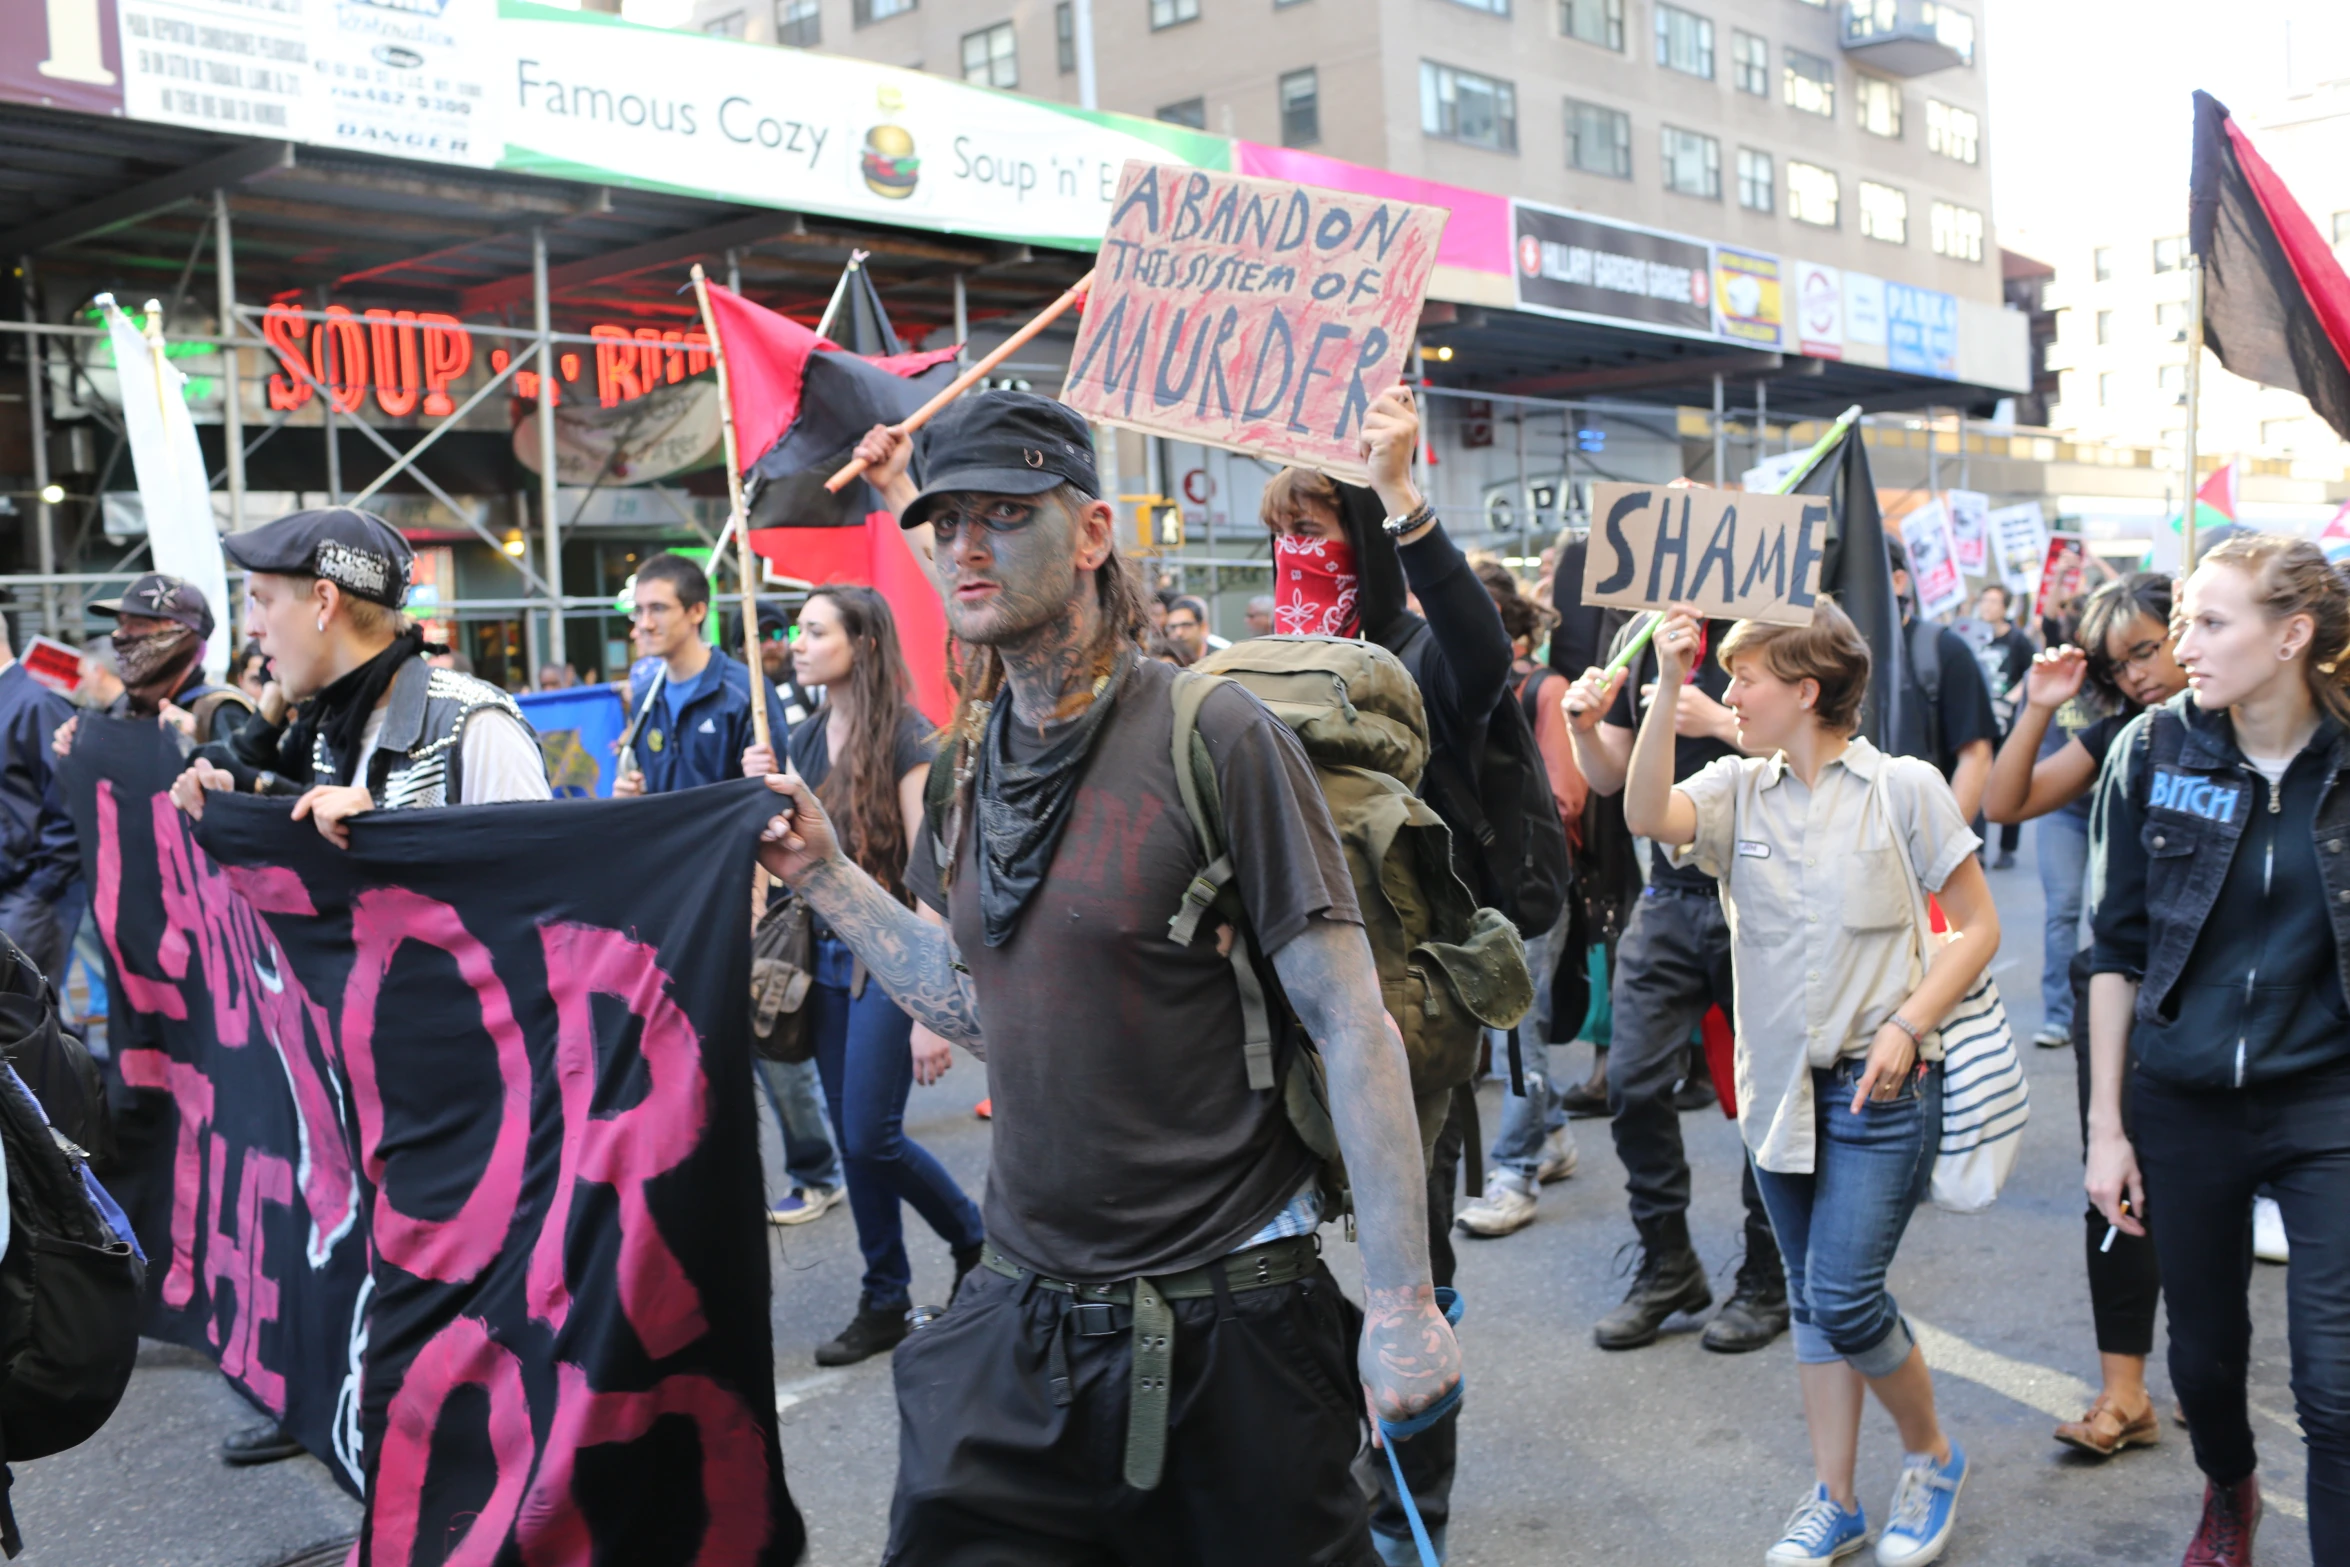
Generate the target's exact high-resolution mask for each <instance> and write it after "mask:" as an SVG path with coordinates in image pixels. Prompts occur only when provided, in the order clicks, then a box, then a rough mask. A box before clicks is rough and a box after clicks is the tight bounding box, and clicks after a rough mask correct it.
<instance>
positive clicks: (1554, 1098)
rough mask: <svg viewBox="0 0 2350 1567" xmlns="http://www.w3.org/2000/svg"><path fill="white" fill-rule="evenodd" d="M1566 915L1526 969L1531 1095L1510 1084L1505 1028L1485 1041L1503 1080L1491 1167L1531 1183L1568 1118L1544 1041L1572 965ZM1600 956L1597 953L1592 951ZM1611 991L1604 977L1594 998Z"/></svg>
mask: <svg viewBox="0 0 2350 1567" xmlns="http://www.w3.org/2000/svg"><path fill="white" fill-rule="evenodd" d="M1567 923H1568V918H1567V916H1566V915H1563V914H1562V915H1560V916H1559V922H1558V924H1557V925H1556V926H1554V927H1552V929H1551V931H1550V933H1549V935H1547V936H1545V937H1544V938H1543V939H1542V940H1541V941H1540V942H1537V943H1534V944H1532V945H1530V946H1529V947H1528V948H1527V949H1526V966H1527V967H1528V968H1529V969H1531V970H1532V971H1533V975H1534V1010H1533V1011H1531V1012H1529V1013H1527V1014H1526V1020H1525V1022H1524V1023H1522V1024H1521V1025H1519V1028H1518V1055H1519V1057H1520V1059H1521V1060H1522V1061H1523V1063H1524V1066H1525V1078H1526V1092H1525V1093H1524V1094H1520V1093H1519V1092H1518V1091H1517V1085H1516V1084H1514V1083H1512V1082H1511V1081H1510V1070H1509V1059H1510V1056H1509V1050H1510V1035H1509V1030H1508V1029H1506V1028H1489V1029H1487V1030H1486V1031H1485V1037H1486V1039H1487V1040H1488V1041H1489V1042H1490V1044H1491V1045H1492V1050H1493V1070H1494V1074H1495V1075H1496V1076H1498V1077H1499V1078H1500V1079H1501V1092H1502V1101H1501V1129H1500V1130H1499V1131H1498V1132H1496V1133H1495V1134H1494V1138H1493V1151H1492V1152H1491V1153H1490V1154H1488V1155H1487V1157H1486V1162H1487V1164H1488V1165H1490V1166H1491V1167H1492V1168H1494V1169H1497V1170H1512V1171H1515V1172H1516V1173H1518V1174H1519V1175H1522V1176H1524V1177H1525V1178H1526V1179H1527V1180H1529V1181H1531V1180H1532V1179H1534V1171H1535V1167H1536V1166H1538V1165H1540V1164H1541V1163H1542V1144H1543V1142H1544V1140H1545V1139H1547V1138H1548V1137H1549V1136H1550V1134H1551V1133H1553V1132H1556V1131H1559V1130H1561V1129H1563V1128H1564V1127H1565V1126H1566V1124H1567V1112H1566V1111H1565V1110H1563V1109H1561V1108H1560V1107H1559V1095H1560V1094H1562V1093H1564V1092H1565V1091H1566V1088H1567V1087H1568V1086H1569V1085H1566V1084H1562V1083H1560V1082H1559V1081H1558V1079H1557V1077H1556V1076H1555V1075H1554V1074H1553V1073H1552V1071H1551V1065H1550V1051H1551V1047H1550V1046H1549V1045H1547V1044H1545V1043H1543V1041H1544V1040H1545V1039H1546V1038H1548V1037H1549V1035H1550V1033H1551V1032H1552V1026H1551V1025H1552V1022H1553V1020H1552V1019H1551V1018H1550V1016H1549V1011H1550V985H1551V978H1552V976H1553V974H1554V972H1555V971H1556V969H1557V966H1558V965H1559V964H1561V963H1564V962H1567V961H1569V959H1568V957H1567V954H1566V941H1567ZM1591 950H1592V951H1593V952H1597V951H1598V950H1599V949H1598V948H1596V947H1595V948H1593V949H1591ZM1586 957H1587V955H1586V954H1585V953H1580V952H1578V953H1576V954H1575V955H1574V958H1573V961H1575V962H1583V961H1586ZM1605 989H1606V982H1605V977H1604V975H1603V976H1602V978H1601V979H1600V981H1599V983H1598V984H1597V985H1596V986H1595V988H1594V994H1603V993H1604V992H1605ZM1587 1021H1589V1019H1588V1018H1587V1017H1584V1018H1577V1019H1575V1023H1576V1031H1577V1032H1578V1033H1580V1032H1581V1031H1582V1024H1584V1023H1585V1022H1587Z"/></svg>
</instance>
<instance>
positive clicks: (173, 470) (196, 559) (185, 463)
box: [97, 294, 234, 681]
mask: <svg viewBox="0 0 2350 1567" xmlns="http://www.w3.org/2000/svg"><path fill="white" fill-rule="evenodd" d="M97 303H98V304H100V305H102V306H104V307H105V310H106V332H107V337H108V341H109V342H110V343H111V344H112V345H113V348H114V373H115V379H116V384H117V385H119V386H120V387H121V389H122V423H123V430H124V432H125V433H126V434H127V435H128V436H129V438H130V445H131V466H132V468H133V469H134V470H135V471H136V472H137V473H138V476H139V500H140V503H141V505H142V507H143V508H144V509H145V511H146V513H147V553H148V555H149V557H150V558H151V559H152V560H153V562H154V566H155V569H156V570H157V571H160V572H164V573H166V574H167V575H170V576H174V577H182V578H185V579H186V580H187V581H189V582H192V583H194V584H195V585H196V586H197V587H198V588H200V589H202V590H203V593H204V598H205V602H207V603H209V604H210V605H211V606H212V640H211V641H210V642H208V643H206V644H205V647H204V676H205V678H206V679H208V680H215V681H218V680H225V679H227V678H228V622H229V603H228V567H227V564H226V563H225V562H224V561H223V560H222V558H221V553H220V529H219V527H218V526H217V525H216V524H215V523H214V522H213V520H212V486H211V484H210V482H209V481H208V480H207V478H206V477H205V473H204V451H203V448H202V447H200V446H198V445H197V444H196V422H195V421H194V420H193V419H191V418H189V417H188V396H187V384H188V378H187V377H186V376H184V375H182V374H180V372H179V371H178V369H176V368H175V367H174V366H173V365H172V363H171V361H170V360H168V359H166V358H165V357H164V356H163V343H162V339H161V337H160V335H159V336H158V337H156V338H155V339H154V340H153V341H150V340H149V339H148V338H147V336H146V334H145V333H143V332H142V331H140V329H139V325H138V323H137V322H135V321H133V320H132V319H131V318H130V317H129V316H126V315H124V314H123V313H122V311H121V309H120V308H119V307H117V306H116V304H115V303H114V300H113V298H112V296H110V295H104V294H101V295H100V296H98V300H97ZM150 308H152V307H150ZM231 395H234V392H233V389H232V392H231Z"/></svg>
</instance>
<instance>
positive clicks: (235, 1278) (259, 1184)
mask: <svg viewBox="0 0 2350 1567" xmlns="http://www.w3.org/2000/svg"><path fill="white" fill-rule="evenodd" d="M206 1142H207V1143H208V1144H209V1147H210V1152H211V1155H212V1158H211V1166H212V1199H213V1209H214V1212H213V1222H212V1233H211V1234H210V1235H208V1236H206V1237H205V1244H204V1289H205V1292H206V1294H208V1295H209V1296H210V1297H211V1301H210V1304H211V1308H212V1309H211V1311H210V1313H209V1316H208V1318H207V1320H206V1322H205V1324H204V1328H205V1333H206V1336H208V1337H209V1338H210V1339H211V1340H212V1342H213V1344H214V1345H215V1346H216V1347H217V1348H218V1349H219V1350H220V1369H221V1371H222V1372H223V1373H225V1374H226V1375H228V1376H230V1377H233V1378H235V1379H236V1380H237V1381H239V1382H242V1383H243V1384H244V1385H245V1387H246V1388H247V1389H248V1390H249V1391H250V1392H251V1393H252V1394H253V1396H254V1397H255V1398H258V1399H260V1400H261V1402H262V1404H263V1406H264V1407H266V1408H267V1409H268V1410H269V1412H270V1413H271V1414H273V1415H282V1414H284V1413H285V1410H286V1379H285V1378H284V1377H283V1376H282V1375H280V1374H279V1373H277V1372H275V1371H272V1370H270V1369H269V1368H268V1367H267V1366H265V1365H263V1364H262V1363H261V1327H262V1324H263V1323H266V1322H275V1321H276V1320H277V1281H276V1280H275V1279H273V1278H271V1277H270V1276H269V1265H268V1263H267V1261H266V1259H265V1258H264V1257H263V1256H262V1252H263V1250H264V1246H263V1239H262V1225H263V1223H264V1221H265V1217H266V1216H265V1215H264V1213H263V1211H262V1210H263V1208H264V1207H265V1206H266V1205H268V1204H271V1203H274V1204H276V1205H277V1206H278V1207H280V1208H286V1207H291V1206H292V1204H293V1200H294V1171H293V1167H292V1166H291V1165H289V1164H287V1163H286V1161H285V1160H283V1159H281V1158H279V1157H278V1156H277V1155H276V1154H273V1153H264V1152H262V1151H261V1150H260V1149H258V1148H247V1149H246V1150H245V1152H244V1158H243V1159H242V1160H241V1161H240V1163H241V1164H242V1166H243V1168H242V1169H241V1170H240V1171H239V1172H238V1176H239V1179H238V1189H237V1201H236V1211H235V1214H234V1216H233V1218H234V1226H235V1228H234V1233H233V1234H232V1233H231V1231H230V1228H229V1226H228V1225H226V1224H224V1223H223V1222H222V1221H223V1220H226V1219H230V1218H231V1217H232V1216H231V1214H230V1212H229V1200H228V1181H227V1166H228V1144H227V1142H226V1141H224V1140H223V1139H222V1138H220V1137H219V1136H217V1135H215V1136H211V1137H208V1138H207V1139H206ZM223 1284H226V1285H228V1286H230V1288H231V1290H232V1291H233V1298H234V1299H235V1301H236V1319H235V1320H234V1321H233V1322H231V1323H230V1324H229V1327H228V1333H227V1337H226V1338H225V1339H224V1338H223V1337H222V1334H221V1327H220V1305H221V1289H220V1287H221V1286H222V1285H223Z"/></svg>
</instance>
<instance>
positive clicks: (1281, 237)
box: [1061, 162, 1446, 484]
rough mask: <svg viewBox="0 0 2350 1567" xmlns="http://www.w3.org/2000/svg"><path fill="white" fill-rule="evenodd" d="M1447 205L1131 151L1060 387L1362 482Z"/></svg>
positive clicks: (1109, 414) (1124, 414)
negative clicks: (1377, 402)
mask: <svg viewBox="0 0 2350 1567" xmlns="http://www.w3.org/2000/svg"><path fill="white" fill-rule="evenodd" d="M1445 216H1446V214H1445V212H1444V210H1443V209H1442V208H1440V207H1423V206H1416V205H1414V204H1412V203H1410V202H1405V201H1393V200H1383V199H1381V198H1379V197H1375V196H1356V195H1350V194H1348V193H1346V192H1343V191H1334V190H1323V189H1320V188H1318V187H1316V186H1312V185H1300V184H1297V183H1294V182H1292V181H1289V180H1266V179H1251V178H1249V177H1247V176H1245V175H1239V174H1213V173H1209V172H1207V171H1205V170H1201V169H1184V168H1174V167H1169V166H1166V165H1162V164H1155V163H1139V162H1137V163H1129V164H1127V165H1126V171H1125V173H1124V175H1123V176H1122V177H1121V178H1120V179H1119V181H1118V196H1117V201H1116V203H1115V204H1114V205H1113V206H1112V207H1111V209H1110V226H1109V231H1108V233H1106V234H1105V235H1104V236H1103V238H1102V249H1101V257H1100V259H1099V260H1098V261H1097V262H1096V263H1095V266H1094V274H1093V286H1092V289H1091V290H1090V291H1089V292H1088V294H1087V297H1086V301H1085V320H1084V323H1083V324H1082V325H1081V326H1080V327H1079V328H1078V331H1077V342H1076V345H1075V347H1073V348H1072V349H1071V350H1070V358H1069V363H1070V367H1071V368H1070V371H1069V377H1068V380H1067V381H1066V382H1064V383H1063V385H1062V390H1061V397H1062V400H1063V401H1064V402H1066V403H1068V404H1069V406H1070V407H1072V408H1075V409H1077V410H1078V411H1079V412H1080V413H1084V414H1088V415H1090V416H1091V417H1093V418H1096V419H1100V420H1104V421H1107V422H1109V423H1111V424H1119V425H1124V426H1126V427H1127V428H1129V429H1134V430H1142V431H1145V432H1147V433H1149V434H1152V435H1164V436H1167V437H1170V438H1171V439H1174V440H1178V441H1198V442H1201V443H1204V444H1206V445H1209V446H1221V447H1226V448H1229V449H1230V450H1233V451H1241V452H1247V453H1249V454H1251V455H1252V456H1258V457H1264V458H1269V459H1271V460H1273V461H1275V462H1288V463H1298V464H1301V465H1303V466H1305V467H1309V468H1319V469H1321V470H1322V471H1323V472H1325V473H1328V474H1331V475H1333V476H1335V477H1337V478H1341V479H1347V480H1351V481H1352V482H1354V483H1356V484H1362V483H1365V482H1367V481H1368V477H1369V475H1368V473H1367V471H1366V470H1365V468H1364V466H1363V461H1362V458H1361V456H1360V455H1359V454H1358V452H1357V450H1356V443H1357V442H1358V441H1359V440H1360V439H1361V438H1362V423H1363V415H1364V414H1365V412H1367V411H1368V410H1369V408H1370V406H1371V400H1372V399H1373V398H1375V397H1377V396H1378V395H1379V394H1380V393H1381V392H1383V391H1385V390H1387V388H1389V387H1391V386H1393V385H1395V384H1396V382H1398V381H1399V380H1401V379H1402V378H1403V372H1404V368H1405V366H1404V355H1405V353H1406V352H1408V351H1409V349H1410V347H1411V342H1412V333H1413V330H1414V328H1415V327H1416V325H1417V323H1418V321H1419V316H1420V302H1421V299H1422V298H1423V297H1424V296H1425V295H1426V293H1427V291H1428V274H1429V270H1430V269H1431V268H1432V267H1434V266H1435V264H1436V246H1437V241H1438V240H1440V239H1442V238H1443V236H1444V220H1445Z"/></svg>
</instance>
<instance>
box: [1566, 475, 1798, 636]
mask: <svg viewBox="0 0 2350 1567" xmlns="http://www.w3.org/2000/svg"><path fill="white" fill-rule="evenodd" d="M1591 512H1592V515H1593V516H1594V517H1596V518H1598V519H1599V526H1598V527H1597V528H1595V529H1593V530H1592V540H1591V558H1590V561H1589V563H1588V564H1587V565H1586V566H1585V567H1584V571H1583V602H1584V603H1585V604H1588V605H1597V606H1605V607H1607V608H1612V609H1663V608H1665V607H1666V606H1667V605H1669V604H1694V605H1696V606H1697V607H1698V608H1699V609H1700V610H1702V611H1704V612H1705V614H1706V616H1707V618H1709V619H1714V620H1768V621H1775V622H1777V623H1778V624H1780V625H1783V626H1808V625H1810V624H1811V613H1812V606H1813V605H1814V604H1815V603H1817V602H1818V601H1819V594H1820V562H1821V555H1822V552H1823V551H1825V550H1826V549H1827V547H1828V502H1827V499H1826V498H1825V497H1823V496H1818V495H1756V494H1752V493H1750V492H1748V491H1743V490H1698V489H1687V488H1681V489H1676V488H1671V487H1668V486H1665V485H1661V484H1601V485H1595V486H1593V488H1592V495H1591Z"/></svg>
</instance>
